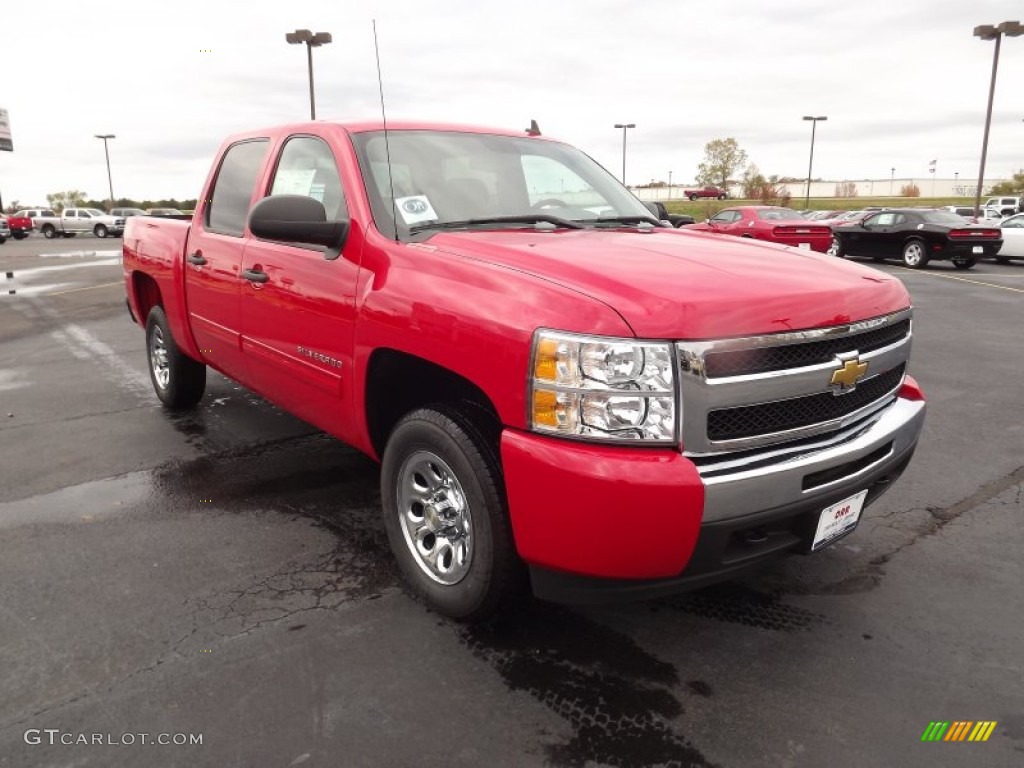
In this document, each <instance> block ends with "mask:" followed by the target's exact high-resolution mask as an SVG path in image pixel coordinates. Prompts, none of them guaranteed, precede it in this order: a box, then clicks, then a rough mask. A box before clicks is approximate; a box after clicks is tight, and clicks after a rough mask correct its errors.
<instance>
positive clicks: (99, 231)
mask: <svg viewBox="0 0 1024 768" xmlns="http://www.w3.org/2000/svg"><path fill="white" fill-rule="evenodd" d="M92 233H93V234H94V235H96V237H106V236H107V228H106V226H105V225H103V224H97V225H96V226H95V227H94V228H93V230H92Z"/></svg>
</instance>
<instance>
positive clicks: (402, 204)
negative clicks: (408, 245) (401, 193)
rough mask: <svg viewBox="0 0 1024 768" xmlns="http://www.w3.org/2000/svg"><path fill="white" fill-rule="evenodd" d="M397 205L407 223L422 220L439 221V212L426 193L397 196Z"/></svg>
mask: <svg viewBox="0 0 1024 768" xmlns="http://www.w3.org/2000/svg"><path fill="white" fill-rule="evenodd" d="M395 207H396V208H397V209H398V212H399V213H400V214H402V221H404V222H405V223H406V224H419V223H420V222H422V221H437V213H435V212H434V206H432V205H431V204H430V201H429V200H428V199H427V196H426V195H411V196H409V197H398V198H395Z"/></svg>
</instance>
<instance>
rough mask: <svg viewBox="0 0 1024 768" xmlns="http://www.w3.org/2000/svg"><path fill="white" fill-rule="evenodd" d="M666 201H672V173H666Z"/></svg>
mask: <svg viewBox="0 0 1024 768" xmlns="http://www.w3.org/2000/svg"><path fill="white" fill-rule="evenodd" d="M668 199H669V200H671V199H672V171H669V172H668Z"/></svg>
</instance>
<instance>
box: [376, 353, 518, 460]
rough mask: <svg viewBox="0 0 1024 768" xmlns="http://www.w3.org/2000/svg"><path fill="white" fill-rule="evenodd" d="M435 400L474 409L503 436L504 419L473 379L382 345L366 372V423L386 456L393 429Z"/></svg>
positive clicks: (481, 422) (488, 426)
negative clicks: (385, 449) (404, 417)
mask: <svg viewBox="0 0 1024 768" xmlns="http://www.w3.org/2000/svg"><path fill="white" fill-rule="evenodd" d="M435 403H445V404H449V405H454V406H457V407H460V408H461V409H464V410H469V411H470V414H471V415H473V414H475V416H476V417H478V418H476V417H474V421H475V422H476V423H477V424H478V426H479V427H480V428H481V429H483V430H484V431H485V432H486V433H487V434H488V435H489V436H490V437H492V438H494V439H495V440H497V436H498V435H499V434H500V432H501V419H500V417H499V416H498V411H497V409H496V408H495V407H494V403H492V402H491V399H490V398H489V397H488V396H487V395H486V394H485V393H484V391H483V390H482V389H480V387H478V386H477V385H476V384H474V383H473V382H471V381H470V380H469V379H467V378H465V377H464V376H461V375H459V374H457V373H455V372H453V371H450V370H448V369H447V368H443V367H441V366H440V365H437V364H435V363H432V362H430V361H428V360H424V359H423V358H420V357H416V356H415V355H410V354H407V353H405V352H399V351H397V350H394V349H378V350H376V351H374V353H373V354H372V355H371V357H370V362H369V365H368V366H367V371H366V424H367V429H368V431H369V435H370V441H371V444H372V445H373V449H374V451H375V452H376V454H377V455H378V456H383V455H384V446H385V445H386V444H387V441H388V437H389V436H390V434H391V430H392V429H394V427H395V425H396V424H397V423H398V422H399V421H400V420H401V419H402V417H403V416H405V415H406V414H407V413H410V412H411V411H414V410H415V409H417V408H422V407H424V406H428V405H431V404H435Z"/></svg>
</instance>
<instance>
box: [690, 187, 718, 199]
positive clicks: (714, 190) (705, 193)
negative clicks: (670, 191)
mask: <svg viewBox="0 0 1024 768" xmlns="http://www.w3.org/2000/svg"><path fill="white" fill-rule="evenodd" d="M683 194H684V195H686V196H687V197H688V198H690V199H691V200H696V199H697V198H699V197H715V198H718V199H719V200H725V198H727V197H728V196H729V193H728V192H727V191H726V190H724V189H721V188H720V187H701V188H700V189H684V190H683Z"/></svg>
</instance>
